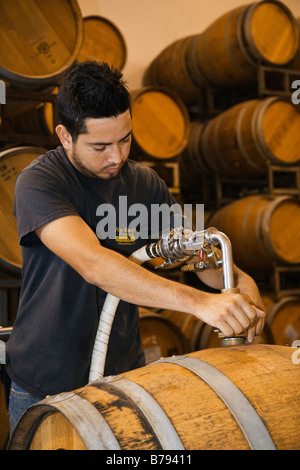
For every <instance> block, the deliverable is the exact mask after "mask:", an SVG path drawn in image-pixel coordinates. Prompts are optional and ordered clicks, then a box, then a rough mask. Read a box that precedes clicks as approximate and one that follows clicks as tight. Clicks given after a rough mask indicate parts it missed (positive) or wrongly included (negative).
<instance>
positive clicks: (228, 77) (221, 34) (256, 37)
mask: <svg viewBox="0 0 300 470" xmlns="http://www.w3.org/2000/svg"><path fill="white" fill-rule="evenodd" d="M266 18H268V21H266ZM298 38H299V33H298V28H297V22H296V19H295V17H294V16H293V14H292V12H291V11H290V10H289V8H288V7H287V6H286V5H284V4H283V3H282V2H279V1H273V0H271V1H262V2H255V3H252V4H250V5H246V6H241V7H238V8H236V9H234V10H231V11H229V12H227V13H225V14H224V15H222V16H221V17H220V18H218V19H217V20H216V21H214V22H213V23H212V24H211V25H210V26H209V27H208V28H207V29H206V30H205V31H204V32H203V33H202V34H198V35H195V36H194V37H193V39H192V43H191V45H190V48H189V50H188V55H187V61H188V66H189V70H190V72H191V75H192V77H193V78H194V80H195V81H197V82H198V83H203V77H205V80H204V82H205V81H206V82H207V83H209V84H213V85H217V86H220V87H234V86H236V85H245V83H249V82H251V81H254V80H255V79H256V74H257V65H258V64H259V63H263V64H268V65H271V66H282V65H285V64H287V63H288V62H289V61H290V60H292V58H293V57H294V56H295V54H296V51H297V47H298Z"/></svg>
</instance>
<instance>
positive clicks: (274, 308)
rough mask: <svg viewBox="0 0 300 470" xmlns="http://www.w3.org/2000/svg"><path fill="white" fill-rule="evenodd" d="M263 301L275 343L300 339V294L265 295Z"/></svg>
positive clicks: (286, 342)
mask: <svg viewBox="0 0 300 470" xmlns="http://www.w3.org/2000/svg"><path fill="white" fill-rule="evenodd" d="M263 301H264V304H265V307H266V311H267V323H268V325H269V328H270V330H271V332H272V335H273V338H274V343H275V344H279V345H285V344H290V343H292V342H293V341H296V340H300V296H299V295H287V296H285V297H282V298H280V299H274V298H272V296H271V297H263Z"/></svg>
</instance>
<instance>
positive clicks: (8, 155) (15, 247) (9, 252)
mask: <svg viewBox="0 0 300 470" xmlns="http://www.w3.org/2000/svg"><path fill="white" fill-rule="evenodd" d="M44 152H45V150H44V149H41V148H38V147H13V148H9V149H6V150H3V151H2V152H1V153H0V192H1V201H0V225H1V235H0V267H1V269H2V270H3V271H7V272H9V273H12V274H16V275H21V268H22V254H21V248H20V245H19V240H18V231H17V222H16V219H15V216H14V214H13V204H14V197H15V181H16V177H17V175H18V174H19V173H20V172H21V171H22V170H23V169H24V168H25V167H26V166H28V165H29V164H30V163H31V162H32V161H33V160H34V159H35V158H37V157H39V156H40V155H41V154H42V153H44Z"/></svg>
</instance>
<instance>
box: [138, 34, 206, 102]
mask: <svg viewBox="0 0 300 470" xmlns="http://www.w3.org/2000/svg"><path fill="white" fill-rule="evenodd" d="M190 43H191V38H190V37H187V38H182V39H178V40H177V41H175V42H173V43H172V44H170V45H169V46H167V47H166V48H165V49H163V51H161V52H160V53H159V54H158V56H157V57H156V58H155V59H154V60H153V61H152V62H151V63H150V65H149V66H148V67H147V69H146V70H145V73H144V76H143V85H144V86H161V87H164V88H167V89H169V90H172V91H174V93H176V94H177V95H178V96H179V97H180V99H181V100H182V101H183V102H184V103H185V105H187V106H190V105H193V104H199V105H200V106H202V104H203V103H202V101H203V98H202V97H201V90H200V87H199V86H198V85H197V84H196V83H195V82H194V81H193V79H192V78H191V76H190V73H189V70H188V67H187V59H186V54H187V52H188V48H189V47H190Z"/></svg>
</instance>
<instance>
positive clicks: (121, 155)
mask: <svg viewBox="0 0 300 470" xmlns="http://www.w3.org/2000/svg"><path fill="white" fill-rule="evenodd" d="M57 102H58V110H59V122H60V123H59V125H58V126H57V128H56V132H57V135H58V137H59V139H60V142H61V146H60V147H58V148H57V149H55V150H51V151H49V152H47V153H46V154H45V155H41V156H40V157H39V158H38V159H36V160H35V161H34V162H33V163H32V164H31V165H30V166H29V167H27V168H26V169H25V170H23V171H22V172H21V174H20V175H19V176H18V178H17V182H16V196H15V206H14V212H15V215H16V218H17V222H18V232H19V240H20V244H21V247H22V256H23V283H22V290H21V296H20V305H19V310H18V315H17V318H16V321H15V324H14V328H13V332H12V335H11V338H10V340H9V342H8V345H7V353H8V359H7V367H6V370H7V372H8V375H9V376H10V378H11V380H12V387H11V393H10V404H9V412H10V420H11V428H12V430H13V428H14V427H15V425H16V423H17V421H18V419H19V418H20V416H21V414H22V412H23V411H24V410H25V409H26V408H27V407H28V406H29V405H30V404H32V403H34V402H36V401H39V400H40V399H42V398H44V397H45V396H47V395H55V394H58V393H61V392H65V391H71V390H74V389H76V388H80V387H82V386H84V385H86V384H87V382H88V376H89V368H90V361H91V354H92V350H93V345H94V340H95V335H96V331H97V327H98V323H99V315H100V313H101V310H102V306H103V303H104V300H105V298H106V295H107V293H110V294H112V295H114V296H116V297H117V298H119V299H121V301H120V304H119V307H118V309H117V311H116V316H115V319H114V322H113V326H112V331H111V335H110V341H109V345H108V352H107V358H106V364H105V371H104V375H115V374H119V373H122V372H124V371H127V370H130V369H133V368H136V367H140V366H142V365H143V364H144V357H143V351H142V346H141V337H140V332H139V317H138V309H137V305H144V306H148V307H159V308H162V309H174V310H180V311H183V312H187V313H191V314H193V315H195V316H197V317H198V318H200V319H201V320H202V321H204V322H205V323H208V324H210V325H213V326H214V327H216V328H219V329H220V330H221V331H222V332H223V333H224V334H225V335H227V336H230V335H233V334H238V333H241V332H242V331H243V330H248V337H249V340H250V341H251V339H252V338H253V336H254V334H259V333H260V332H261V330H262V327H263V322H264V320H263V318H264V316H265V314H264V312H263V311H262V310H261V309H263V307H262V301H261V298H260V295H259V292H258V289H257V286H256V284H255V283H254V281H253V280H252V278H250V277H249V276H248V275H246V274H245V273H243V272H242V271H240V270H239V269H238V268H235V274H236V277H237V287H239V288H240V292H241V294H231V293H230V294H224V295H222V296H220V295H218V294H212V293H207V292H202V291H200V290H197V289H194V288H192V287H190V286H185V285H182V284H179V283H176V282H173V281H170V280H167V279H164V278H161V277H159V276H157V275H156V274H155V273H153V272H150V271H148V270H146V269H145V268H143V267H142V266H139V265H137V264H135V263H134V262H132V261H131V260H128V256H129V255H130V254H131V253H133V252H134V251H136V250H137V249H138V248H140V247H142V246H143V245H145V243H146V242H145V240H144V239H141V238H139V237H132V239H131V240H130V242H129V243H128V244H124V243H123V244H122V243H121V244H120V243H119V242H118V238H117V237H115V238H106V239H103V240H101V239H100V240H99V238H98V237H97V235H96V226H97V223H98V222H99V220H98V219H97V215H96V212H97V208H98V207H99V206H100V205H102V204H112V205H113V206H114V207H116V208H117V207H118V204H119V198H120V197H121V196H126V197H127V204H128V206H130V205H132V204H134V203H140V204H143V205H144V206H145V207H147V209H148V210H149V211H150V209H151V204H164V203H166V204H168V205H172V204H174V203H175V200H174V198H173V196H172V195H171V194H170V193H169V191H168V189H167V187H166V185H165V184H164V182H163V181H162V180H161V179H160V178H159V177H158V176H157V175H156V173H154V172H153V171H152V170H151V169H149V168H148V167H145V166H142V165H140V164H139V163H137V162H135V161H132V160H130V159H129V158H128V157H129V152H130V145H131V133H132V127H131V110H130V95H129V93H128V90H127V88H126V86H125V83H124V81H123V78H122V75H121V74H120V73H119V72H118V71H116V70H113V69H111V68H110V67H109V66H108V65H107V64H104V63H103V64H99V63H94V62H86V63H81V64H78V65H77V66H76V67H74V68H73V69H72V70H71V71H70V72H69V74H68V75H67V77H66V78H65V80H64V82H63V84H62V86H61V87H60V90H59V93H58V97H57ZM199 277H200V279H201V280H202V281H203V282H205V283H207V284H208V285H210V286H212V287H215V288H217V289H220V288H222V282H223V280H222V273H221V272H219V271H212V270H211V271H209V270H207V271H204V272H201V273H200V274H199ZM250 300H251V301H252V302H253V304H254V305H255V306H254V305H250Z"/></svg>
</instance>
